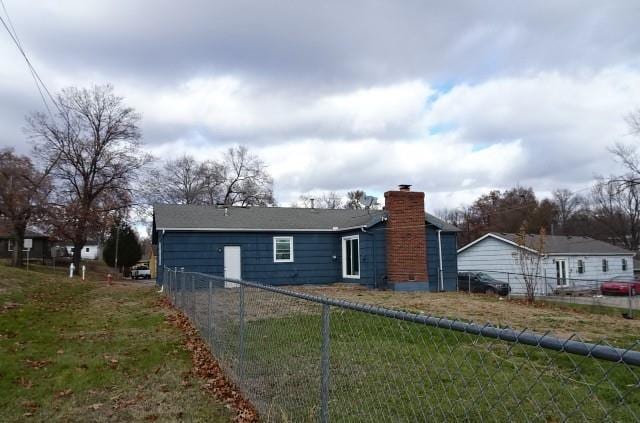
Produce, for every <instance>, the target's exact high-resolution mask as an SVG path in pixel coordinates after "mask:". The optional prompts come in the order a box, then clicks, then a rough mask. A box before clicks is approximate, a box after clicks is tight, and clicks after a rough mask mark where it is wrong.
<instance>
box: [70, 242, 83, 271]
mask: <svg viewBox="0 0 640 423" xmlns="http://www.w3.org/2000/svg"><path fill="white" fill-rule="evenodd" d="M84 244H85V243H84V242H78V241H73V265H74V266H75V268H76V270H75V271H76V274H77V273H78V272H79V271H80V260H81V259H82V249H83V248H84Z"/></svg>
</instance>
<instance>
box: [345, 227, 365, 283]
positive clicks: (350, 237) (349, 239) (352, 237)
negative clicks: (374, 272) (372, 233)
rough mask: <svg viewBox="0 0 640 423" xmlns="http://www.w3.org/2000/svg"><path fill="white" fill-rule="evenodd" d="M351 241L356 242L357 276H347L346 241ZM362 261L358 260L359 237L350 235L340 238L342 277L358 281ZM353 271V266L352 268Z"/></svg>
mask: <svg viewBox="0 0 640 423" xmlns="http://www.w3.org/2000/svg"><path fill="white" fill-rule="evenodd" d="M353 239H357V240H358V274H357V275H347V241H351V240H353ZM361 262H362V260H361V259H360V236H359V235H350V236H343V237H342V277H343V278H346V279H360V273H361V272H360V270H361V269H360V265H361ZM352 269H353V266H352Z"/></svg>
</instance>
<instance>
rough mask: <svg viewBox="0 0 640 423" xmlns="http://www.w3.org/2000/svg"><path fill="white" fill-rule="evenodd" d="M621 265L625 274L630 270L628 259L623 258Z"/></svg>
mask: <svg viewBox="0 0 640 423" xmlns="http://www.w3.org/2000/svg"><path fill="white" fill-rule="evenodd" d="M621 264H622V271H623V272H626V271H627V268H628V265H627V259H626V258H623V259H622V261H621Z"/></svg>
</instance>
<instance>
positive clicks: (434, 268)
mask: <svg viewBox="0 0 640 423" xmlns="http://www.w3.org/2000/svg"><path fill="white" fill-rule="evenodd" d="M426 237H427V269H428V271H429V291H431V292H438V289H439V287H438V284H439V281H440V279H439V276H438V274H439V273H440V258H439V255H438V228H436V227H434V226H431V225H429V226H427V233H426ZM440 241H441V244H442V268H443V272H442V278H443V287H444V290H445V291H455V290H456V287H457V285H456V283H457V278H458V260H457V258H456V252H457V250H458V242H457V237H456V233H455V232H441V233H440Z"/></svg>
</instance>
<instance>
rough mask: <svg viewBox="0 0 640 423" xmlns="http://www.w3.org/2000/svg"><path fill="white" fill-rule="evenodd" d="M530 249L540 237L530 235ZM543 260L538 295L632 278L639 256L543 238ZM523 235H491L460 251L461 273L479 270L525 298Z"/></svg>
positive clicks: (580, 240) (598, 244) (586, 241)
mask: <svg viewBox="0 0 640 423" xmlns="http://www.w3.org/2000/svg"><path fill="white" fill-rule="evenodd" d="M525 245H526V246H527V247H528V250H529V251H530V252H531V253H532V254H538V252H537V251H536V250H535V248H538V246H539V245H540V235H527V236H526V242H525ZM543 245H544V247H543V250H544V251H543V255H542V259H541V261H540V276H541V277H540V279H539V282H538V283H537V286H536V292H537V293H538V294H539V295H547V294H552V293H553V292H554V291H555V290H556V289H558V288H579V287H594V286H596V285H597V283H598V282H602V281H606V280H610V279H612V278H615V277H618V276H622V277H625V278H629V279H632V278H633V257H634V255H635V253H633V252H632V251H629V250H625V249H624V248H620V247H616V246H615V245H611V244H608V243H606V242H603V241H598V240H595V239H593V238H589V237H586V236H560V235H545V236H544V244H543ZM519 248H523V247H522V246H520V245H518V235H517V234H508V233H496V232H491V233H488V234H486V235H484V236H483V237H481V238H478V239H477V240H475V241H473V242H472V243H469V244H467V245H465V246H464V247H462V248H460V249H459V250H458V271H459V272H465V271H466V272H469V271H479V272H484V273H487V274H489V275H490V276H492V277H493V278H495V279H498V280H500V281H504V282H508V283H509V284H510V285H511V293H512V294H515V295H524V294H525V293H526V287H525V284H524V281H523V278H522V276H521V275H522V273H523V270H522V267H521V266H520V264H519V263H518V260H517V257H518V249H519Z"/></svg>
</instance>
